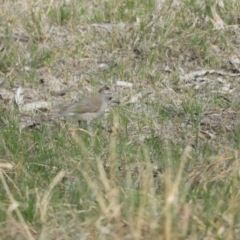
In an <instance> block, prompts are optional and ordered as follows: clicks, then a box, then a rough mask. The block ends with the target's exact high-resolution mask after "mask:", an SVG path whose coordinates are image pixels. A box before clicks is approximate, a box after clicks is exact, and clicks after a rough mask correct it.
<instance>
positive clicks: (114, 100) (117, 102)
mask: <svg viewBox="0 0 240 240" xmlns="http://www.w3.org/2000/svg"><path fill="white" fill-rule="evenodd" d="M111 102H112V103H116V104H120V103H121V102H120V101H119V100H117V99H112V100H111Z"/></svg>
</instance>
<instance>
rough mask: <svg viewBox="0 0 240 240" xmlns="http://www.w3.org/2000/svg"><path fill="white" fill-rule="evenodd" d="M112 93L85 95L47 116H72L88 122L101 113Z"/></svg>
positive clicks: (49, 118) (110, 99)
mask: <svg viewBox="0 0 240 240" xmlns="http://www.w3.org/2000/svg"><path fill="white" fill-rule="evenodd" d="M111 101H112V102H117V101H115V100H112V95H111V94H109V93H105V94H104V93H101V94H97V95H95V96H91V97H85V98H83V99H81V100H80V101H78V102H74V103H72V104H70V105H68V106H66V107H64V108H62V109H60V111H58V112H57V113H55V114H53V115H51V116H49V117H48V120H52V119H55V118H60V117H70V116H74V117H76V118H77V119H78V120H83V121H86V122H87V123H88V124H89V123H90V122H91V121H92V120H93V119H95V118H97V117H99V116H100V115H102V114H103V113H104V111H105V109H106V108H107V106H108V104H109V103H110V102H111ZM118 103H119V102H118Z"/></svg>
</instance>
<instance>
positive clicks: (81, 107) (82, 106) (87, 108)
mask: <svg viewBox="0 0 240 240" xmlns="http://www.w3.org/2000/svg"><path fill="white" fill-rule="evenodd" d="M99 109H100V104H99V100H98V99H96V98H91V101H89V100H88V98H85V99H83V100H81V101H79V102H75V103H72V104H70V105H69V106H67V107H66V108H65V109H63V112H68V113H76V114H78V113H90V112H91V113H94V112H97V111H98V110H99Z"/></svg>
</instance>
